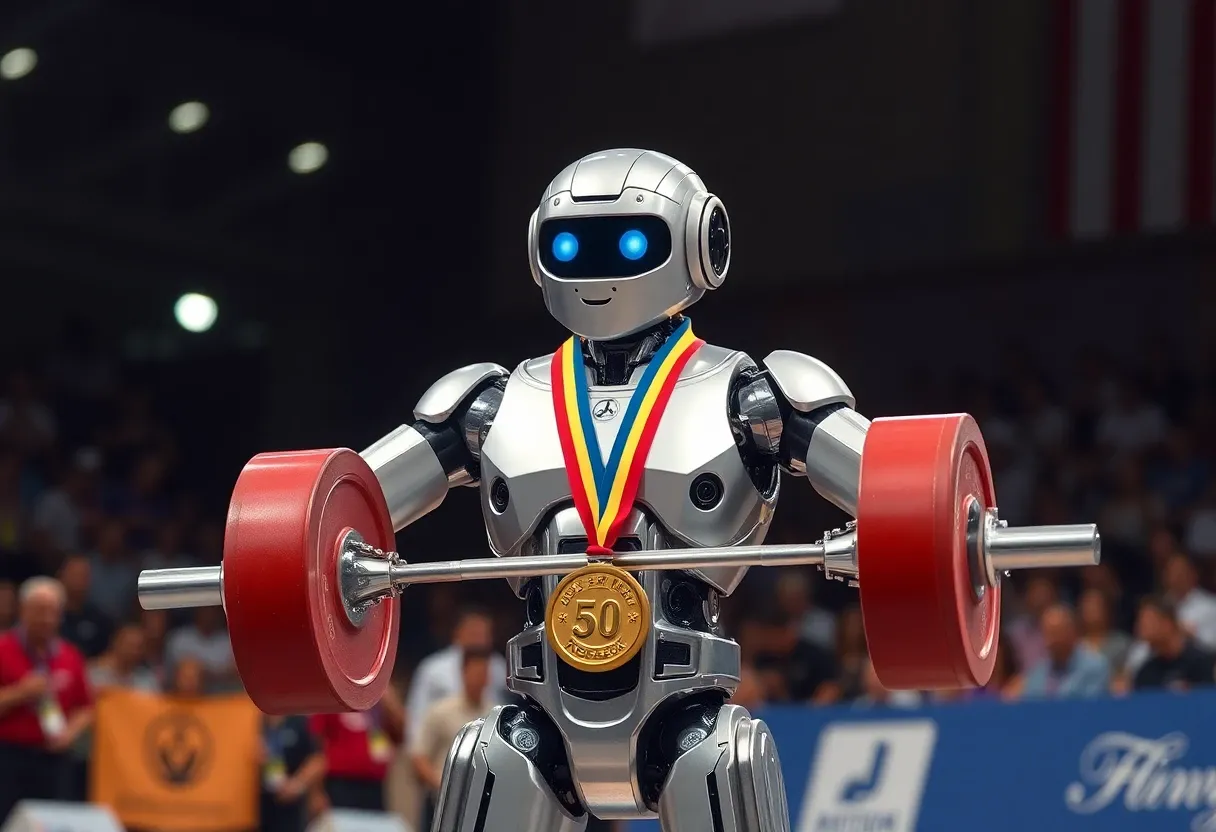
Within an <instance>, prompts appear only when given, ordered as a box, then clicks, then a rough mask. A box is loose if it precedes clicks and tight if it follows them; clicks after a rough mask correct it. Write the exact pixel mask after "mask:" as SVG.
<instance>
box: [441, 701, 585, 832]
mask: <svg viewBox="0 0 1216 832" xmlns="http://www.w3.org/2000/svg"><path fill="white" fill-rule="evenodd" d="M569 772H570V769H569V766H568V765H567V763H566V748H565V743H563V742H562V738H561V736H560V735H559V734H558V732H557V729H556V728H554V727H553V724H552V723H551V722H550V721H549V719H548V717H546V716H545V714H544V712H542V711H540V710H539V709H536V708H531V707H518V706H515V705H500V706H499V707H497V708H494V709H493V710H492V711H490V713H489V714H488V715H487V716H486V717H485V718H484V719H478V720H475V721H473V722H470V723H469V724H468V725H466V726H465V727H464V728H463V729H462V730H461V732H460V733H459V734H457V735H456V740H455V741H454V742H453V743H452V750H451V751H449V752H448V758H447V762H446V763H444V766H443V785H442V787H441V788H440V790H439V799H438V801H437V803H436V806H435V819H434V821H433V823H432V825H431V830H432V832H534V830H535V832H583V830H585V829H586V827H587V818H588V815H587V812H586V811H585V810H584V809H583V807H582V805H581V804H580V803H579V802H578V798H577V797H576V793H575V791H574V784H573V783H572V782H571V781H570V773H569Z"/></svg>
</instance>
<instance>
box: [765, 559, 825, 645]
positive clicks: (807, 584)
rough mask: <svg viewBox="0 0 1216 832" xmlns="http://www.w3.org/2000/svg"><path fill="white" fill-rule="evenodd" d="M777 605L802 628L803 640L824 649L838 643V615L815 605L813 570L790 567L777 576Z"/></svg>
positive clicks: (800, 636) (799, 634) (801, 635)
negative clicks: (811, 573)
mask: <svg viewBox="0 0 1216 832" xmlns="http://www.w3.org/2000/svg"><path fill="white" fill-rule="evenodd" d="M777 607H778V609H780V610H781V611H782V612H783V613H784V614H785V616H786V617H787V618H788V619H789V620H790V621H791V622H793V623H794V624H795V625H796V626H797V628H798V637H799V640H801V641H804V642H806V643H807V644H813V645H815V646H817V647H819V648H821V649H822V650H828V651H830V650H832V649H834V648H835V646H836V616H834V615H832V614H831V613H830V612H828V611H827V610H825V609H821V608H819V607H818V606H816V605H815V597H814V584H813V583H812V582H811V575H810V572H808V571H806V570H802V569H789V570H786V571H784V572H782V573H781V576H780V577H779V578H778V579H777Z"/></svg>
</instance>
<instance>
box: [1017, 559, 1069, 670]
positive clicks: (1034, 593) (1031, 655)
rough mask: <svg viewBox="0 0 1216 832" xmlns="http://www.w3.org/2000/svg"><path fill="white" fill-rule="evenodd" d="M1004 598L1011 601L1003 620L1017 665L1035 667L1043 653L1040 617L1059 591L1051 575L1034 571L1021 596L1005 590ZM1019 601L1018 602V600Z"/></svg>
mask: <svg viewBox="0 0 1216 832" xmlns="http://www.w3.org/2000/svg"><path fill="white" fill-rule="evenodd" d="M1015 586H1016V585H1015ZM1004 597H1005V599H1008V600H1009V601H1013V602H1014V603H1013V604H1010V605H1009V607H1008V609H1009V610H1010V611H1011V613H1012V614H1011V616H1010V620H1009V621H1008V622H1006V626H1005V633H1006V635H1007V636H1008V637H1009V643H1010V645H1012V647H1013V649H1014V651H1015V652H1016V653H1017V662H1018V665H1019V666H1020V667H1035V666H1037V665H1038V664H1039V663H1040V662H1042V661H1043V659H1044V657H1045V656H1046V649H1045V645H1044V643H1043V631H1042V630H1041V629H1039V624H1040V622H1041V621H1042V620H1043V613H1044V612H1046V610H1047V609H1048V608H1049V607H1051V606H1053V605H1054V604H1056V603H1058V601H1059V590H1058V589H1057V588H1056V584H1055V581H1054V580H1053V579H1052V577H1051V576H1050V575H1045V574H1033V575H1031V576H1030V577H1029V578H1027V579H1026V586H1025V589H1024V590H1023V592H1022V594H1021V597H1020V599H1019V597H1018V596H1017V595H1016V594H1014V593H1006V595H1005V596H1004ZM1019 600H1020V601H1021V603H1020V604H1019V603H1017V602H1018V601H1019Z"/></svg>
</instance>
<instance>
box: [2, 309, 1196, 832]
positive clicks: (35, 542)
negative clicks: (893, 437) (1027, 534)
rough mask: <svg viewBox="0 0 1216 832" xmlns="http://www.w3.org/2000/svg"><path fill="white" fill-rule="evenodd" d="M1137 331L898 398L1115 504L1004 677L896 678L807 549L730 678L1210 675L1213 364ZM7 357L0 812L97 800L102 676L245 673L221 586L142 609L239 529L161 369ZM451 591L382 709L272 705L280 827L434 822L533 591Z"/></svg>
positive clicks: (1083, 518)
mask: <svg viewBox="0 0 1216 832" xmlns="http://www.w3.org/2000/svg"><path fill="white" fill-rule="evenodd" d="M1141 354H1142V355H1143V356H1144V360H1143V362H1142V363H1139V364H1136V363H1130V364H1123V365H1118V364H1116V363H1114V362H1112V361H1110V360H1107V359H1105V358H1104V357H1102V356H1100V355H1091V356H1087V357H1086V358H1085V359H1084V360H1083V362H1082V365H1081V367H1080V368H1079V369H1073V368H1068V376H1069V377H1070V378H1072V379H1073V383H1071V384H1069V385H1067V386H1054V385H1053V382H1052V374H1051V373H1049V372H1043V371H1041V370H1040V369H1039V368H1036V367H1032V366H1029V365H1028V364H1026V363H1025V362H1024V361H1020V360H1019V361H1015V362H1013V363H1012V364H1011V366H1010V368H1009V369H1008V370H1007V372H1005V373H1004V374H1003V376H1002V377H1001V378H1000V379H984V380H979V379H975V380H971V379H963V380H961V381H956V382H955V383H952V384H950V385H949V387H948V388H941V387H938V386H935V385H933V384H930V383H925V384H923V385H921V386H920V387H918V390H917V395H916V396H914V397H909V399H908V400H907V401H905V402H903V403H902V405H903V407H902V410H903V411H904V412H941V411H944V410H966V411H968V412H970V413H972V414H974V415H975V416H976V417H977V419H978V420H979V422H980V425H981V427H982V428H983V431H984V434H985V437H986V440H987V442H988V448H989V451H990V454H991V458H992V462H993V466H994V469H995V476H996V482H997V484H998V494H999V496H1000V500H999V502H1000V506H1001V510H1002V517H1003V518H1004V519H1006V520H1009V521H1010V522H1011V523H1014V524H1025V523H1069V522H1089V521H1094V520H1096V521H1097V522H1098V523H1099V524H1100V527H1101V530H1102V534H1103V540H1104V549H1103V562H1102V565H1101V566H1098V567H1094V568H1090V569H1085V570H1073V571H1070V572H1068V573H1065V574H1059V575H1056V574H1050V573H1043V574H1034V575H1033V576H1031V577H1029V578H1025V579H1022V578H1018V579H1015V581H1014V582H1013V583H1012V585H1010V586H1009V588H1008V591H1007V592H1006V594H1005V596H1004V602H1003V603H1004V606H1003V617H1004V624H1005V626H1004V629H1003V637H1002V645H1001V649H1000V651H999V658H998V667H997V672H996V675H995V676H994V678H993V681H992V683H991V684H990V685H988V687H987V688H985V689H983V690H979V691H975V692H972V693H970V694H968V695H967V696H955V695H952V696H949V697H945V696H942V695H940V694H924V695H922V694H918V693H915V692H902V693H891V692H888V691H886V690H884V689H883V688H882V686H881V684H879V682H878V680H877V678H876V676H875V674H874V672H873V668H872V667H871V665H870V663H869V661H868V658H867V655H866V643H865V636H864V632H863V629H862V621H861V613H860V609H859V608H858V606H857V605H856V594H855V592H853V591H848V592H841V591H838V589H837V587H836V585H829V584H827V583H825V582H824V581H823V580H822V578H821V577H820V576H819V575H818V573H816V572H813V571H810V570H806V571H799V570H781V571H774V572H772V573H768V574H765V575H760V574H756V573H757V572H758V570H753V574H752V575H749V577H748V579H747V580H746V581H745V582H744V584H743V586H742V587H741V588H740V590H739V591H738V592H737V593H736V594H735V595H734V596H732V598H730V599H728V602H727V603H726V605H725V613H724V614H725V615H726V617H727V619H728V622H729V626H730V627H731V632H732V633H733V634H734V635H735V636H736V637H737V638H738V639H739V642H740V644H741V646H742V649H743V653H744V658H745V670H744V674H743V680H742V684H741V685H740V688H739V690H738V693H737V694H736V701H738V702H740V704H744V705H746V706H748V707H749V708H751V709H753V710H755V709H760V708H763V707H764V706H765V705H768V704H773V703H805V704H807V705H826V704H832V703H853V704H855V705H856V706H859V707H882V706H891V707H902V706H915V705H917V704H920V703H922V702H926V701H941V700H945V699H957V698H966V699H970V698H976V697H981V698H999V699H1020V698H1029V697H1086V696H1103V695H1108V694H1112V693H1114V694H1121V693H1125V692H1128V691H1133V690H1139V689H1147V688H1171V689H1178V690H1185V689H1190V688H1194V687H1200V686H1206V685H1210V684H1213V682H1214V681H1216V680H1214V676H1213V673H1214V663H1216V658H1214V655H1213V651H1216V594H1213V590H1214V589H1216V479H1214V478H1213V476H1212V467H1213V462H1214V461H1216V454H1214V452H1216V440H1214V436H1216V431H1214V430H1213V428H1214V427H1216V399H1214V398H1213V391H1214V388H1213V380H1212V379H1211V378H1207V377H1206V376H1205V375H1204V374H1203V373H1202V372H1200V371H1198V370H1194V369H1188V368H1186V367H1185V366H1183V365H1182V364H1180V363H1178V362H1177V361H1176V356H1175V354H1174V353H1173V352H1172V351H1170V350H1169V349H1168V348H1166V347H1165V346H1163V345H1159V346H1157V347H1153V348H1146V349H1145V350H1143V351H1142V353H1141ZM9 369H10V372H9V373H8V375H7V376H6V378H5V379H4V387H3V390H2V396H0V631H3V633H2V634H0V815H3V814H5V813H7V811H8V810H9V808H10V807H11V806H12V805H13V804H14V803H15V801H17V800H18V799H20V798H23V797H44V798H60V799H84V797H85V795H86V793H87V792H86V782H87V769H88V759H89V742H90V731H89V726H90V719H91V713H92V711H91V706H92V703H93V702H94V701H95V700H96V697H98V696H100V695H102V694H104V692H105V691H106V690H107V689H109V688H127V689H135V690H142V691H147V692H150V693H163V694H167V695H173V696H182V697H199V696H206V695H209V694H220V693H225V692H232V691H237V690H239V689H240V688H239V680H238V679H237V677H236V674H235V671H234V666H233V657H232V649H231V645H230V644H229V641H228V637H227V634H226V632H225V629H224V620H223V615H222V613H221V612H220V610H219V609H200V610H197V611H193V612H188V613H183V614H181V615H176V614H166V613H164V612H156V613H149V612H142V611H141V610H140V609H139V607H138V604H137V601H136V597H135V592H136V578H137V575H138V573H139V571H140V570H141V569H147V568H161V567H174V566H188V565H202V564H212V563H218V561H219V558H220V555H221V550H222V523H221V522H220V520H219V518H217V517H213V516H207V514H206V512H205V511H204V510H203V505H204V504H203V501H202V500H200V499H199V497H198V496H197V495H195V494H193V493H192V492H191V490H190V486H191V481H190V477H189V472H187V471H183V470H181V466H180V465H179V464H178V461H179V451H180V448H179V445H178V439H179V438H178V437H177V436H175V432H174V430H173V429H172V426H171V425H168V424H165V423H164V422H163V421H162V420H161V418H160V416H159V415H158V411H157V409H156V401H155V399H154V397H153V396H152V395H151V393H150V391H149V390H148V389H145V388H142V387H140V386H138V385H133V384H131V383H130V382H129V380H128V379H127V378H125V377H124V375H123V373H122V372H121V368H120V367H119V366H118V364H117V363H115V362H114V361H112V360H110V359H109V358H107V357H106V354H105V353H104V352H103V351H101V350H99V349H98V348H97V345H96V343H95V342H94V340H93V339H92V338H90V337H89V336H88V332H87V330H86V329H84V328H82V327H80V328H75V329H73V330H72V331H71V337H70V338H68V339H67V340H65V341H64V342H63V344H62V345H61V346H60V347H59V348H58V349H57V350H56V351H55V352H54V353H53V354H51V355H49V356H46V357H45V359H44V360H40V361H38V362H27V363H23V364H21V365H20V366H16V367H12V368H9ZM998 382H999V383H998ZM808 495H809V492H808ZM790 499H796V498H795V497H792V496H787V502H788V501H789V500H790ZM808 499H809V496H808ZM787 511H788V510H787ZM791 514H796V512H792V513H791ZM778 517H779V519H781V520H783V521H784V520H786V519H788V518H784V517H782V514H781V512H779V514H778ZM787 535H788V536H789V537H791V538H792V539H795V540H805V539H807V538H808V537H817V536H818V530H809V529H805V528H801V527H797V528H795V527H793V526H791V525H789V524H787V523H785V522H782V523H780V524H779V526H778V527H777V528H776V529H775V530H774V534H773V535H772V536H771V537H770V541H774V542H775V541H777V540H779V539H780V538H782V537H785V536H787ZM40 576H42V577H40ZM51 578H53V579H51ZM452 592H454V590H453V589H452V588H450V587H447V588H436V589H435V591H434V592H433V593H431V596H430V599H429V600H428V603H427V604H426V605H419V606H420V608H422V609H429V610H433V611H435V615H433V616H432V618H433V620H432V621H430V622H428V623H429V624H430V625H431V628H432V630H437V631H438V632H435V633H434V635H433V636H432V638H431V639H430V641H427V640H426V639H425V638H421V637H420V638H418V639H412V640H406V639H403V640H402V641H403V642H407V641H408V642H410V643H409V644H403V648H404V650H405V655H403V661H402V662H400V663H399V669H400V671H401V675H400V676H399V678H397V679H396V680H394V685H393V687H392V688H391V692H390V694H389V695H388V696H386V698H385V699H384V701H383V702H382V703H381V705H380V706H379V707H377V708H376V709H374V710H373V711H372V712H370V713H368V714H348V715H343V716H333V717H313V718H311V719H303V718H294V717H289V718H286V719H284V718H274V719H272V718H266V719H265V720H264V725H263V732H264V736H263V742H262V749H263V750H262V757H261V760H260V763H261V770H262V773H263V783H262V792H263V803H262V825H263V828H266V829H275V830H284V832H286V830H288V829H299V828H301V826H302V824H303V823H304V822H305V819H306V818H307V817H309V816H311V815H313V814H315V813H316V812H319V811H321V810H323V809H324V808H325V807H326V806H337V807H351V808H365V809H389V810H392V811H397V812H401V813H402V814H403V815H405V816H407V817H409V818H410V819H411V821H419V820H423V821H424V820H425V818H426V816H427V815H428V813H429V812H430V810H431V807H432V805H433V799H434V792H435V789H436V788H437V787H438V781H439V777H440V773H441V771H442V766H443V760H444V756H445V755H446V753H447V749H448V746H449V744H450V742H451V740H452V738H453V737H454V736H455V734H456V732H457V731H458V730H459V728H460V726H462V725H463V724H464V723H465V722H467V721H468V720H470V719H472V718H474V717H475V716H477V715H479V714H481V713H484V711H485V710H486V709H487V708H488V707H489V706H490V705H491V704H492V703H494V702H497V701H501V700H502V699H503V698H504V697H505V696H506V693H505V691H504V690H503V685H502V682H503V680H504V678H505V663H504V661H503V658H502V655H501V651H502V647H503V643H504V642H505V640H506V638H508V637H509V636H510V635H512V627H511V625H510V623H509V622H517V621H518V620H519V619H520V614H521V613H520V611H519V609H518V602H517V601H516V600H515V599H514V597H513V596H512V595H511V593H510V592H509V591H507V590H506V587H505V586H504V587H502V591H501V592H500V593H497V594H496V595H495V596H494V598H495V599H496V601H495V605H496V606H495V607H493V608H490V609H481V608H463V609H460V610H459V611H457V608H458V605H455V604H452V603H451V601H452V600H453V596H452V594H451V593H452ZM444 593H447V594H444ZM419 597H424V596H421V595H420V596H419ZM441 613H442V614H441ZM440 622H442V623H440ZM419 645H426V646H425V647H424V648H421V649H420V648H419ZM411 649H413V650H415V651H416V652H410V650H411ZM56 692H57V693H58V695H52V693H56ZM420 828H426V827H425V826H421V827H420Z"/></svg>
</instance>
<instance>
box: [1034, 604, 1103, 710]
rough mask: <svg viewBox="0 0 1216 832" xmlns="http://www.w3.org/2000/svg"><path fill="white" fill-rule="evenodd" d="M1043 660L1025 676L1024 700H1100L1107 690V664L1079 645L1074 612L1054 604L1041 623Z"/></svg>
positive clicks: (1101, 658) (1096, 653) (1045, 613)
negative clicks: (1025, 698)
mask: <svg viewBox="0 0 1216 832" xmlns="http://www.w3.org/2000/svg"><path fill="white" fill-rule="evenodd" d="M1041 627H1042V631H1043V646H1044V649H1045V650H1046V653H1047V655H1046V657H1045V658H1044V659H1042V660H1041V661H1040V662H1039V663H1038V664H1036V665H1035V666H1034V667H1032V668H1031V669H1030V671H1029V672H1028V673H1027V674H1026V678H1025V681H1024V685H1023V688H1022V695H1023V696H1025V697H1027V698H1051V699H1072V698H1086V697H1094V696H1102V695H1103V694H1105V693H1106V692H1107V691H1108V690H1109V689H1110V662H1108V661H1107V660H1106V657H1105V656H1103V655H1102V654H1101V653H1098V652H1096V651H1094V650H1090V649H1089V648H1088V647H1085V646H1084V645H1082V644H1080V642H1079V639H1078V633H1077V621H1076V617H1075V616H1074V614H1073V611H1072V610H1071V609H1070V608H1068V607H1066V606H1064V605H1062V604H1053V605H1052V606H1050V607H1048V608H1047V609H1046V610H1044V612H1043V617H1042V619H1041Z"/></svg>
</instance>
